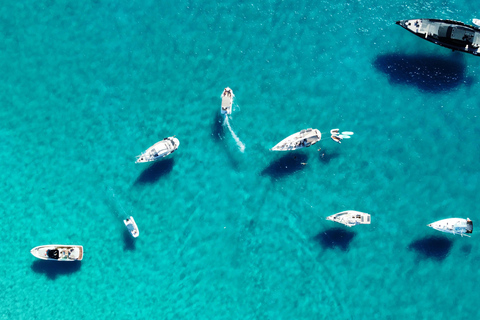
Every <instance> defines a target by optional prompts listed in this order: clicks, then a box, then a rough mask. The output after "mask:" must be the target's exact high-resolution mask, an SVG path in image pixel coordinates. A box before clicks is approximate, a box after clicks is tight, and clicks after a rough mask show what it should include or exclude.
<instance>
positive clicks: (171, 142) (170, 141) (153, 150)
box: [135, 136, 180, 163]
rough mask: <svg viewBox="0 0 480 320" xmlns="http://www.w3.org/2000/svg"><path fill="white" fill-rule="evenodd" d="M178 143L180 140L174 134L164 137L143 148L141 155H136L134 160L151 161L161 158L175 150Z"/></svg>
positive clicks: (138, 161) (139, 161) (140, 161)
mask: <svg viewBox="0 0 480 320" xmlns="http://www.w3.org/2000/svg"><path fill="white" fill-rule="evenodd" d="M179 145H180V141H178V139H177V138H175V136H173V137H168V138H165V139H163V140H162V141H159V142H157V143H155V144H154V145H153V146H151V147H150V148H148V149H147V150H145V152H143V153H142V154H141V155H139V156H137V161H135V163H142V162H151V161H156V160H159V159H162V158H164V157H166V156H168V155H169V154H171V153H173V152H174V151H175V150H177V149H178V146H179Z"/></svg>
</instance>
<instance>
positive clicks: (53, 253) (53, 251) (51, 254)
mask: <svg viewBox="0 0 480 320" xmlns="http://www.w3.org/2000/svg"><path fill="white" fill-rule="evenodd" d="M47 256H48V257H49V258H50V259H55V260H57V259H58V258H59V257H60V254H59V251H58V250H57V249H50V250H47Z"/></svg>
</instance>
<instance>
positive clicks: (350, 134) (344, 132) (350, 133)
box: [342, 131, 353, 136]
mask: <svg viewBox="0 0 480 320" xmlns="http://www.w3.org/2000/svg"><path fill="white" fill-rule="evenodd" d="M342 134H345V135H347V136H352V135H353V132H352V131H343V132H342Z"/></svg>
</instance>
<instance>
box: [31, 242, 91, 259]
mask: <svg viewBox="0 0 480 320" xmlns="http://www.w3.org/2000/svg"><path fill="white" fill-rule="evenodd" d="M30 252H31V253H32V254H33V255H34V256H35V257H37V258H38V259H42V260H53V261H80V260H82V259H83V247H82V246H73V245H63V244H49V245H45V246H38V247H35V248H33V249H32V250H30Z"/></svg>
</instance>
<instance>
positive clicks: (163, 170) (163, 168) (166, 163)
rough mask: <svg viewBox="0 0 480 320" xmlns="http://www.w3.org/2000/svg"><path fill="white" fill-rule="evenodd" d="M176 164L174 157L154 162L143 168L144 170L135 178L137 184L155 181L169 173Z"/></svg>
mask: <svg viewBox="0 0 480 320" xmlns="http://www.w3.org/2000/svg"><path fill="white" fill-rule="evenodd" d="M174 164H175V159H174V158H168V159H163V160H159V161H156V162H154V163H153V164H152V165H150V166H149V167H148V168H146V169H145V170H143V172H142V173H141V174H140V175H139V176H138V178H137V180H135V183H134V184H135V185H138V184H147V183H154V182H156V181H157V180H158V179H160V178H161V177H163V176H165V175H167V174H169V173H170V172H171V171H172V169H173V165H174Z"/></svg>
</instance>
